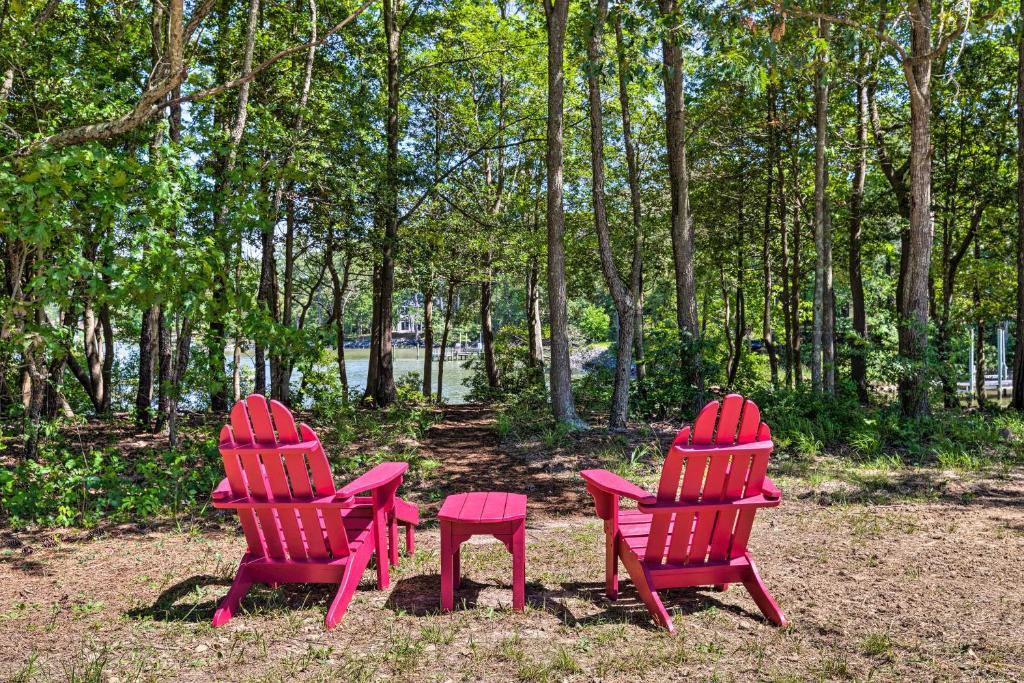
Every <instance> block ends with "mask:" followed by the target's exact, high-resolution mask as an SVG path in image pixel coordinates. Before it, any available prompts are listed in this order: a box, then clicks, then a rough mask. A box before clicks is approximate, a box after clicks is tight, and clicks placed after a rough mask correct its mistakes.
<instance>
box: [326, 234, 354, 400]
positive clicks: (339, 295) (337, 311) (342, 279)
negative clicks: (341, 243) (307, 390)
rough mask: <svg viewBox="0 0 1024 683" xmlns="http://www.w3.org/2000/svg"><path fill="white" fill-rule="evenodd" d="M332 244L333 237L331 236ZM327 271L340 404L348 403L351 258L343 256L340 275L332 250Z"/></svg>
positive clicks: (327, 256) (331, 250) (346, 255)
mask: <svg viewBox="0 0 1024 683" xmlns="http://www.w3.org/2000/svg"><path fill="white" fill-rule="evenodd" d="M331 239H332V242H333V236H332V238H331ZM325 258H326V259H327V269H328V270H329V271H330V273H331V292H332V294H333V300H332V309H333V310H332V313H331V317H333V318H334V343H335V348H336V349H337V351H336V353H337V356H338V381H339V383H340V384H341V400H342V403H348V369H347V368H346V367H345V293H346V291H347V290H348V278H349V272H350V269H351V265H352V257H351V256H349V255H348V254H345V266H344V269H343V271H342V275H341V276H339V275H338V268H337V266H336V265H335V264H334V250H333V244H332V248H331V249H330V250H329V252H328V253H327V254H326V256H325Z"/></svg>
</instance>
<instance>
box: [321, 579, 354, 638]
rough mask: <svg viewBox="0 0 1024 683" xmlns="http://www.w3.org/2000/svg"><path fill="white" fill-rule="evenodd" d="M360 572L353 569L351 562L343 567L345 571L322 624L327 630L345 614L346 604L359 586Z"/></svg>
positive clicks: (335, 624) (336, 623)
mask: <svg viewBox="0 0 1024 683" xmlns="http://www.w3.org/2000/svg"><path fill="white" fill-rule="evenodd" d="M362 574H363V573H362V572H358V573H357V572H355V571H353V569H352V565H351V564H349V565H348V566H346V567H345V573H344V574H343V575H342V577H341V583H340V585H339V586H338V592H337V593H335V594H334V600H332V601H331V606H330V607H328V608H327V617H326V618H325V619H324V625H325V626H326V627H327V630H328V631H329V630H331V629H332V628H334V627H335V626H337V625H338V622H339V621H341V618H342V617H343V616H345V610H347V609H348V604H349V603H350V602H351V601H352V596H353V595H355V593H356V588H357V587H358V586H359V579H360V577H361V576H362Z"/></svg>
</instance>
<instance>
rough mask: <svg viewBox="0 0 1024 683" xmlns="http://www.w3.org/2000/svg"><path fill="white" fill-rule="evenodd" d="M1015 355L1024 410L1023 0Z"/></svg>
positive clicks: (1016, 396) (1023, 17) (1017, 396)
mask: <svg viewBox="0 0 1024 683" xmlns="http://www.w3.org/2000/svg"><path fill="white" fill-rule="evenodd" d="M1014 336H1015V337H1016V340H1015V341H1016V348H1015V349H1014V352H1013V398H1012V400H1011V405H1012V406H1013V408H1014V410H1018V411H1024V0H1021V3H1020V7H1019V11H1018V14H1017V329H1016V331H1015V333H1014Z"/></svg>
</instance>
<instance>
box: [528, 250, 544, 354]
mask: <svg viewBox="0 0 1024 683" xmlns="http://www.w3.org/2000/svg"><path fill="white" fill-rule="evenodd" d="M526 292H527V293H526V298H527V316H528V318H529V319H528V320H527V323H526V324H527V334H528V335H529V340H530V358H529V364H530V367H532V368H537V369H538V370H539V369H541V368H543V367H544V328H543V326H542V325H541V319H540V264H539V263H537V257H536V256H535V257H533V259H532V260H531V261H530V272H529V274H528V275H527V282H526Z"/></svg>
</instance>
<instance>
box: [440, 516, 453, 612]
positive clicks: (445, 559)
mask: <svg viewBox="0 0 1024 683" xmlns="http://www.w3.org/2000/svg"><path fill="white" fill-rule="evenodd" d="M453 553H454V549H453V548H452V528H451V525H450V524H445V523H444V522H441V609H442V610H443V611H445V612H450V611H452V608H453V607H454V603H455V591H454V587H453V585H452V584H453V580H454V579H453V576H452V569H453V567H452V565H453V559H454V558H453Z"/></svg>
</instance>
